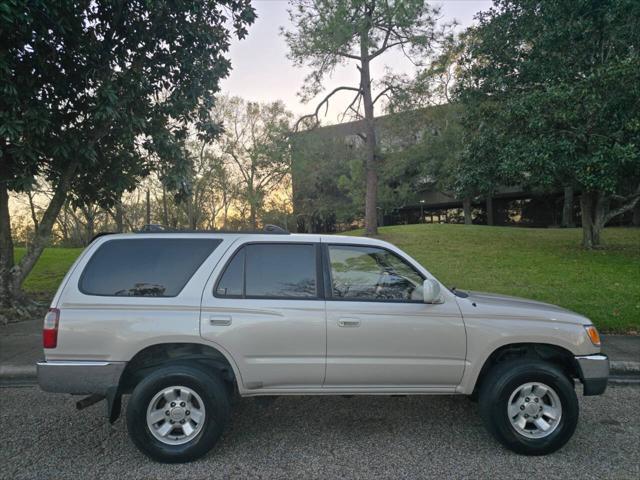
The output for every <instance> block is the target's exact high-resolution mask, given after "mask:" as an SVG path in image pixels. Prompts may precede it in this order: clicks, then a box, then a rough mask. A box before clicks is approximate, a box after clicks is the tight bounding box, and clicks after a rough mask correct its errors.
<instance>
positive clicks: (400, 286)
mask: <svg viewBox="0 0 640 480" xmlns="http://www.w3.org/2000/svg"><path fill="white" fill-rule="evenodd" d="M329 262H330V266H331V295H332V297H333V298H334V299H349V300H377V301H393V300H404V301H421V300H422V282H423V278H422V275H420V274H419V273H418V272H417V271H416V270H415V269H414V268H413V267H411V266H410V265H409V264H407V263H406V262H405V261H404V260H402V259H401V258H400V257H398V256H397V255H395V254H394V253H392V252H389V251H388V250H385V249H383V248H376V247H364V246H363V247H361V246H349V245H332V246H329Z"/></svg>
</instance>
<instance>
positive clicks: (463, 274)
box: [352, 224, 640, 333]
mask: <svg viewBox="0 0 640 480" xmlns="http://www.w3.org/2000/svg"><path fill="white" fill-rule="evenodd" d="M352 234H354V235H358V234H362V232H361V231H359V232H358V231H356V232H352ZM581 235H582V232H581V230H580V229H524V228H513V227H486V226H480V225H469V226H467V225H429V224H427V225H403V226H395V227H383V228H381V229H380V238H382V239H383V240H386V241H388V242H391V243H393V244H395V245H397V246H398V247H400V248H401V249H403V250H405V251H406V252H407V253H409V254H410V255H411V256H412V257H414V258H415V259H416V260H418V261H419V262H420V263H421V264H422V265H424V266H425V268H427V269H428V270H429V271H430V272H431V273H433V274H434V275H435V276H436V277H438V279H439V280H441V281H442V282H444V283H445V284H446V285H448V286H452V285H454V286H456V287H458V288H460V289H470V290H479V291H485V292H495V293H503V294H507V295H516V296H520V297H527V298H532V299H535V300H540V301H543V302H549V303H553V304H556V305H560V306H562V307H565V308H568V309H570V310H573V311H576V312H579V313H581V314H583V315H585V316H587V317H589V318H590V319H591V320H592V321H593V322H594V323H595V325H596V326H598V327H599V328H600V329H601V330H603V331H605V332H610V333H611V332H621V333H622V332H624V333H628V332H638V331H640V229H637V228H636V229H631V228H608V229H606V230H605V232H604V241H605V243H606V247H605V248H604V249H602V250H592V251H588V250H584V249H582V248H580V247H579V244H580V239H581Z"/></svg>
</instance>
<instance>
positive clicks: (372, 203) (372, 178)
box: [360, 31, 378, 235]
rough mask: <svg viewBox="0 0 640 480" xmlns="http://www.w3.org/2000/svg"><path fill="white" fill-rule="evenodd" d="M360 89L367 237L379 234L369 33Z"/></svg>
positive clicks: (362, 53) (363, 43)
mask: <svg viewBox="0 0 640 480" xmlns="http://www.w3.org/2000/svg"><path fill="white" fill-rule="evenodd" d="M360 57H361V62H362V65H361V68H360V88H362V103H363V105H364V125H365V135H366V142H365V144H366V148H367V151H366V154H367V158H366V163H365V171H366V193H365V200H364V225H365V234H366V235H377V234H378V212H377V208H376V207H377V203H378V165H377V163H378V162H377V142H376V130H375V124H374V116H373V98H372V96H371V73H370V71H369V32H368V31H366V32H364V33H362V34H361V35H360Z"/></svg>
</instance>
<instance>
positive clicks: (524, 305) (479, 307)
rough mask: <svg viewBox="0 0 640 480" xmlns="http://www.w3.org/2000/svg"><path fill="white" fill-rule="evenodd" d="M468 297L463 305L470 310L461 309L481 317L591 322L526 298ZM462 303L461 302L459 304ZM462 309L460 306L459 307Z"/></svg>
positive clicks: (472, 292)
mask: <svg viewBox="0 0 640 480" xmlns="http://www.w3.org/2000/svg"><path fill="white" fill-rule="evenodd" d="M466 293H467V294H468V297H467V298H466V299H460V300H466V302H465V303H468V304H469V306H470V307H471V309H473V311H472V310H471V309H468V308H463V314H464V313H465V310H466V311H467V313H479V314H482V315H492V314H493V315H496V316H500V317H505V316H513V317H519V318H522V317H527V318H532V319H534V318H535V319H543V320H551V321H560V322H566V323H578V324H582V325H590V324H591V321H590V320H589V319H588V318H586V317H584V316H582V315H580V314H579V313H575V312H572V311H571V310H567V309H566V308H562V307H559V306H557V305H552V304H550V303H544V302H538V301H535V300H529V299H526V298H519V297H511V296H509V295H499V294H497V293H485V292H474V291H469V292H466ZM459 303H461V304H462V303H463V302H459ZM461 307H462V305H461Z"/></svg>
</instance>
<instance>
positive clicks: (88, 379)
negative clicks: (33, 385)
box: [36, 360, 127, 395]
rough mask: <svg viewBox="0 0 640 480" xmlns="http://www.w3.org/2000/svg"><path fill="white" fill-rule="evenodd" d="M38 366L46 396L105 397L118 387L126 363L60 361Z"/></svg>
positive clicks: (42, 363) (39, 376)
mask: <svg viewBox="0 0 640 480" xmlns="http://www.w3.org/2000/svg"><path fill="white" fill-rule="evenodd" d="M36 365H37V369H38V384H39V385H40V388H41V389H42V390H44V391H45V392H53V393H72V394H76V395H91V394H94V393H96V394H99V395H105V394H106V393H107V390H108V389H109V388H110V387H114V386H117V385H118V383H119V382H120V376H121V375H122V372H123V371H124V368H125V367H126V365H127V362H105V361H97V362H91V361H70V360H59V361H50V362H38V363H37V364H36Z"/></svg>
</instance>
